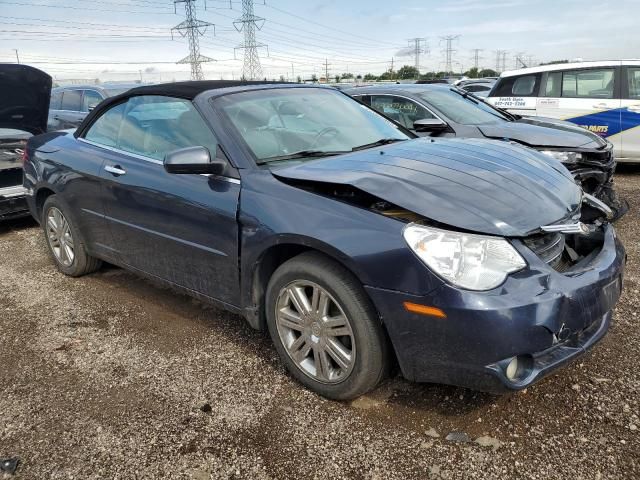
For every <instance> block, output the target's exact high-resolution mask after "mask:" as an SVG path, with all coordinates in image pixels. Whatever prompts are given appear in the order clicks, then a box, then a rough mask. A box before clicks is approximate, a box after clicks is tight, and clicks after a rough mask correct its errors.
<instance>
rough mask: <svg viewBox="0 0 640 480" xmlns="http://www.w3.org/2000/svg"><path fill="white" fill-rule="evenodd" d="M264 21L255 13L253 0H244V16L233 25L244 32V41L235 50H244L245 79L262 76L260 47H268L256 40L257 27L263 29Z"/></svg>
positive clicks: (254, 78) (243, 68)
mask: <svg viewBox="0 0 640 480" xmlns="http://www.w3.org/2000/svg"><path fill="white" fill-rule="evenodd" d="M264 22H265V19H264V18H262V17H257V16H256V15H254V13H253V0H242V16H241V17H240V18H238V19H237V20H236V21H235V22H233V26H234V27H236V30H237V31H238V32H244V42H242V43H241V44H240V45H238V46H237V47H236V48H235V50H238V49H242V50H244V63H243V65H242V76H243V78H244V79H245V80H259V79H261V78H262V66H261V65H260V57H259V56H258V48H261V47H265V48H268V47H267V45H265V44H264V43H258V42H257V41H256V29H258V30H261V29H262V27H263V26H264ZM235 50H234V52H235ZM267 51H268V50H267Z"/></svg>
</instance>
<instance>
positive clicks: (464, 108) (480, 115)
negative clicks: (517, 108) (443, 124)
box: [418, 88, 509, 125]
mask: <svg viewBox="0 0 640 480" xmlns="http://www.w3.org/2000/svg"><path fill="white" fill-rule="evenodd" d="M418 96H419V97H420V98H422V99H423V100H425V101H426V102H427V103H428V104H430V105H433V107H434V108H436V109H437V110H439V111H440V112H442V114H443V115H444V116H446V117H448V118H449V119H450V120H451V121H453V122H456V123H459V124H461V125H487V124H491V123H499V122H504V121H509V119H508V118H507V117H506V116H505V115H503V114H502V113H500V112H499V111H498V110H496V109H495V108H493V107H491V106H490V105H488V104H486V103H484V102H483V101H481V100H479V99H476V98H473V97H472V96H470V95H469V94H467V93H466V92H463V91H460V90H455V89H450V88H438V89H432V90H428V91H424V92H420V93H418Z"/></svg>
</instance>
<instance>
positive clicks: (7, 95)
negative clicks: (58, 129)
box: [0, 64, 51, 135]
mask: <svg viewBox="0 0 640 480" xmlns="http://www.w3.org/2000/svg"><path fill="white" fill-rule="evenodd" d="M50 101H51V77H50V76H49V75H47V74H46V73H44V72H43V71H41V70H38V69H37V68H33V67H29V66H27V65H18V64H0V128H12V129H16V130H23V131H25V132H29V133H32V134H33V135H37V134H40V133H44V132H46V131H47V116H48V115H49V102H50Z"/></svg>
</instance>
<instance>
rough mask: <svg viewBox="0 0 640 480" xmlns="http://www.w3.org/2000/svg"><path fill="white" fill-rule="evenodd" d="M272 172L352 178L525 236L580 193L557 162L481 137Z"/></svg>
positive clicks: (394, 197) (447, 216)
mask: <svg viewBox="0 0 640 480" xmlns="http://www.w3.org/2000/svg"><path fill="white" fill-rule="evenodd" d="M272 173H273V174H274V175H275V176H276V177H279V178H282V179H289V180H303V181H310V182H325V183H331V184H341V185H351V186H353V187H355V188H358V189H360V190H362V191H364V192H367V193H369V194H371V195H374V196H376V197H378V198H381V199H383V200H386V201H388V202H390V203H393V204H395V205H397V206H399V207H402V208H404V209H407V210H410V211H412V212H414V213H417V214H419V215H422V216H424V217H426V218H429V219H431V220H435V221H437V222H440V223H443V224H446V225H450V226H453V227H455V228H458V229H462V230H469V231H474V232H479V233H486V234H490V235H501V236H507V237H523V236H527V235H529V234H530V233H532V232H533V231H535V230H537V229H539V227H540V226H542V225H548V224H551V223H555V222H557V221H560V220H562V219H566V218H567V217H569V216H570V214H571V213H572V212H574V211H575V210H576V209H577V208H578V206H579V203H580V201H581V197H582V192H581V190H580V188H579V187H578V186H577V185H576V184H575V182H574V180H573V178H572V177H571V174H570V173H569V171H568V170H566V169H565V168H564V167H563V166H562V165H561V164H560V163H559V162H556V161H554V160H552V159H548V158H547V157H546V156H544V155H542V154H539V153H537V152H535V151H533V150H530V149H525V148H523V147H519V146H515V145H511V144H509V143H506V142H495V141H489V140H482V139H464V140H462V139H428V138H421V139H416V140H407V141H404V142H399V143H395V144H392V145H388V146H385V147H380V148H373V149H369V150H364V151H360V152H354V153H350V154H346V155H340V156H336V157H329V158H323V159H319V160H309V161H307V162H305V163H302V164H297V165H293V166H287V167H275V166H274V167H272Z"/></svg>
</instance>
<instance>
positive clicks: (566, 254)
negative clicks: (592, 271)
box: [287, 180, 614, 273]
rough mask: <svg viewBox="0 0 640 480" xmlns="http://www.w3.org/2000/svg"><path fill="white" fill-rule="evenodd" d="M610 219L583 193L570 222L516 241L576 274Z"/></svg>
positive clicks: (343, 191)
mask: <svg viewBox="0 0 640 480" xmlns="http://www.w3.org/2000/svg"><path fill="white" fill-rule="evenodd" d="M287 183H289V184H290V185H293V186H296V187H298V188H302V189H304V190H307V191H309V192H313V193H316V194H318V195H322V196H325V197H329V198H334V199H336V200H338V201H341V202H345V203H348V204H350V205H354V206H358V207H360V208H364V209H367V210H371V211H373V212H376V213H378V214H380V215H384V216H385V217H389V218H393V219H395V220H398V221H401V222H404V223H413V222H420V223H427V224H429V225H431V226H434V227H444V228H451V227H450V226H448V225H444V224H442V223H440V222H435V221H433V220H431V219H428V218H426V217H423V216H421V215H419V214H417V213H414V212H411V211H409V210H407V209H405V208H402V207H399V206H397V205H394V204H393V203H390V202H388V201H386V200H382V199H380V198H378V197H376V196H374V195H371V194H369V193H367V192H364V191H362V190H360V189H358V188H355V187H353V186H350V185H343V184H332V183H324V182H310V181H297V180H287ZM613 216H614V213H613V211H612V210H611V209H610V208H609V207H608V206H607V205H606V204H604V203H603V202H601V201H599V200H598V199H596V198H595V197H593V196H591V195H589V194H585V195H584V198H583V202H582V204H581V206H580V208H579V209H578V211H575V212H573V213H572V215H571V216H570V223H559V224H556V225H549V226H541V229H540V232H536V233H534V234H532V235H530V236H527V237H524V238H519V239H518V240H521V241H522V243H523V244H524V245H526V246H527V247H528V248H529V249H531V250H532V251H533V252H534V253H535V254H536V255H537V256H538V257H540V259H541V260H542V261H544V262H545V263H547V264H548V265H549V266H551V267H552V268H553V269H554V270H556V271H558V272H561V273H565V272H570V271H576V270H579V269H580V268H582V267H584V266H586V265H588V264H589V262H590V260H591V259H593V258H595V257H596V256H597V255H598V253H599V252H600V251H601V249H602V247H603V245H604V229H603V228H602V227H603V225H604V224H605V223H608V222H609V221H610V220H611V219H612V218H613Z"/></svg>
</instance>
